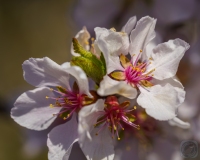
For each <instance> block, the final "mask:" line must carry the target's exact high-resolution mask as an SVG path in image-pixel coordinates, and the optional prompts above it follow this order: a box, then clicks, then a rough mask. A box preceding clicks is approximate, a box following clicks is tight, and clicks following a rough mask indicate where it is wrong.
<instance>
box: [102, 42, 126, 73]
mask: <svg viewBox="0 0 200 160" xmlns="http://www.w3.org/2000/svg"><path fill="white" fill-rule="evenodd" d="M98 47H99V49H100V50H101V52H102V53H103V55H104V58H105V61H106V70H107V73H108V74H109V73H110V72H112V71H114V70H124V68H123V67H122V66H121V64H120V60H119V57H118V56H111V55H110V52H109V49H108V46H107V43H106V41H104V40H103V39H98Z"/></svg>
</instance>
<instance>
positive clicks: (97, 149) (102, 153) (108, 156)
mask: <svg viewBox="0 0 200 160" xmlns="http://www.w3.org/2000/svg"><path fill="white" fill-rule="evenodd" d="M97 131H98V128H97V129H94V130H93V131H92V132H91V136H92V141H90V139H88V138H85V139H84V141H83V142H81V148H82V150H83V153H84V154H85V156H86V158H87V160H113V158H114V145H113V142H112V138H111V135H110V131H109V129H107V128H105V129H104V130H102V131H101V132H100V133H99V135H98V136H96V135H95V134H96V132H97Z"/></svg>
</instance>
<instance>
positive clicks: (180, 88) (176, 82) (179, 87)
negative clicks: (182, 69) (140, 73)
mask: <svg viewBox="0 0 200 160" xmlns="http://www.w3.org/2000/svg"><path fill="white" fill-rule="evenodd" d="M152 83H153V84H155V85H156V84H159V85H161V86H165V85H166V84H167V83H169V84H170V85H171V86H173V87H174V89H175V90H176V91H177V93H178V98H179V103H180V104H182V103H183V102H184V100H185V91H184V90H183V89H184V87H183V85H182V84H181V82H180V81H179V80H178V78H177V77H172V78H168V79H164V80H157V79H153V81H152Z"/></svg>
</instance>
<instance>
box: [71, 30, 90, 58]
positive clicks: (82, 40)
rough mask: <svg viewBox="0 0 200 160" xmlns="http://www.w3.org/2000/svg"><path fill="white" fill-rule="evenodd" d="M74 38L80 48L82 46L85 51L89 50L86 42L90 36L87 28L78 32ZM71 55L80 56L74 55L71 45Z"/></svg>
mask: <svg viewBox="0 0 200 160" xmlns="http://www.w3.org/2000/svg"><path fill="white" fill-rule="evenodd" d="M75 38H76V39H77V40H78V42H79V44H80V45H81V46H83V48H84V49H86V50H89V49H90V46H89V42H88V40H89V39H90V34H89V32H88V31H87V28H86V27H83V29H82V30H80V31H79V32H78V33H77V34H76V36H75ZM71 54H72V55H73V56H80V55H79V54H78V53H75V52H74V47H73V44H71Z"/></svg>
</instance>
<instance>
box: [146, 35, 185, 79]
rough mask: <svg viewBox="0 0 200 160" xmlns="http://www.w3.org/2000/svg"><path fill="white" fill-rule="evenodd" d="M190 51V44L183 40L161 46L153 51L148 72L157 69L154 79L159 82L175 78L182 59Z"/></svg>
mask: <svg viewBox="0 0 200 160" xmlns="http://www.w3.org/2000/svg"><path fill="white" fill-rule="evenodd" d="M188 49H189V44H188V43H186V42H185V41H183V40H181V39H175V40H169V41H168V42H165V43H162V44H159V45H158V46H157V47H155V48H154V49H153V53H152V58H153V61H152V64H151V65H149V68H148V70H147V72H148V71H149V70H151V69H154V68H155V69H156V70H155V71H154V72H153V74H154V78H156V79H159V80H163V79H165V78H170V77H173V76H174V75H175V74H176V72H177V69H178V65H179V62H180V60H181V58H182V57H183V55H184V53H185V52H186V51H187V50H188Z"/></svg>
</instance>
